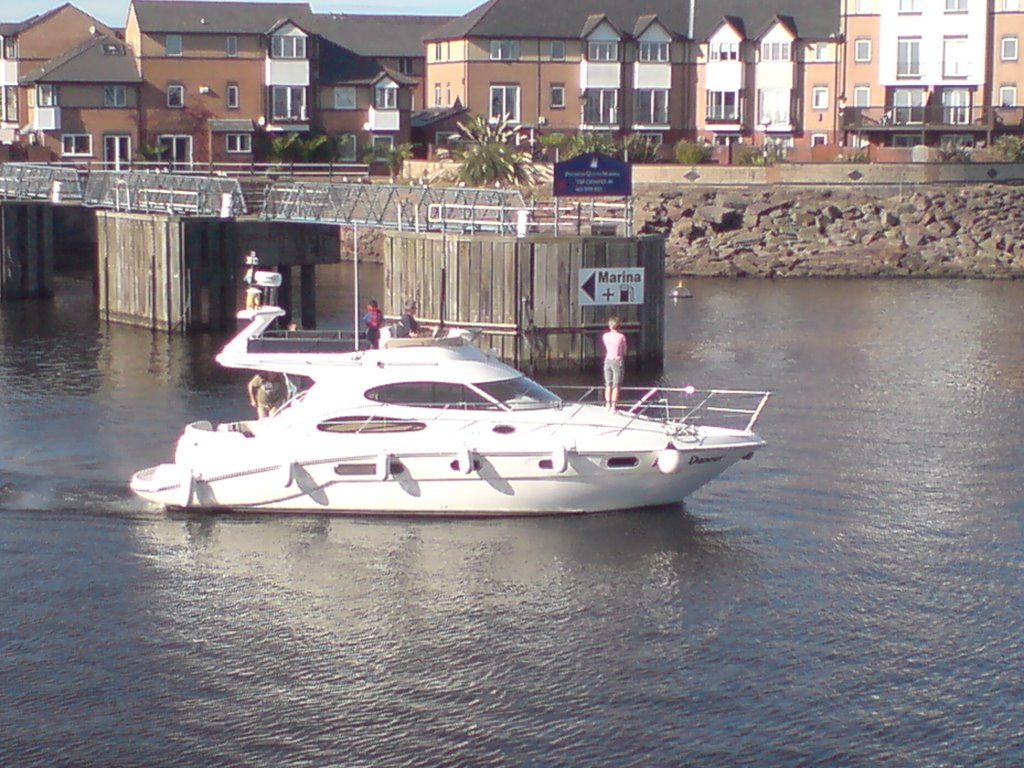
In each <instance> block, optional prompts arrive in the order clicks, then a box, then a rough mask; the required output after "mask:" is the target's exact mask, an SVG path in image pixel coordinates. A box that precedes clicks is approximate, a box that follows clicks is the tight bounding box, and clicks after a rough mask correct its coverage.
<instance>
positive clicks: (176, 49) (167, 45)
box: [164, 35, 182, 56]
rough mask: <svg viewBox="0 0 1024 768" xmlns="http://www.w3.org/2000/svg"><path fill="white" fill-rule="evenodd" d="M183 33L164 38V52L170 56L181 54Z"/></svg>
mask: <svg viewBox="0 0 1024 768" xmlns="http://www.w3.org/2000/svg"><path fill="white" fill-rule="evenodd" d="M181 52H182V45H181V35H168V36H167V37H166V38H164V53H165V54H167V55H168V56H181Z"/></svg>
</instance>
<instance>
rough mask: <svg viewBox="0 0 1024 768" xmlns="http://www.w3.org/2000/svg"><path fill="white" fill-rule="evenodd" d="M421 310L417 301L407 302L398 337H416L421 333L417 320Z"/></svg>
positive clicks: (400, 321) (400, 320)
mask: <svg viewBox="0 0 1024 768" xmlns="http://www.w3.org/2000/svg"><path fill="white" fill-rule="evenodd" d="M418 310H419V306H418V305H417V304H416V302H415V301H407V302H405V310H404V311H403V312H402V317H401V318H400V319H399V321H398V335H399V336H416V335H417V334H419V332H420V324H419V321H418V320H417V319H416V312H417V311H418Z"/></svg>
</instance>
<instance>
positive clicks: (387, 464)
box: [376, 451, 391, 482]
mask: <svg viewBox="0 0 1024 768" xmlns="http://www.w3.org/2000/svg"><path fill="white" fill-rule="evenodd" d="M390 471H391V454H390V453H388V452H387V451H381V452H380V453H378V454H377V471H376V477H377V480H379V481H380V482H384V481H385V480H387V479H388V475H389V474H390Z"/></svg>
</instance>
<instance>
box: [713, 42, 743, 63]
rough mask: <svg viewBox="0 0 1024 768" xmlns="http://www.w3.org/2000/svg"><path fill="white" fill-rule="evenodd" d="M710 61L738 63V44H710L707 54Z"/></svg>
mask: <svg viewBox="0 0 1024 768" xmlns="http://www.w3.org/2000/svg"><path fill="white" fill-rule="evenodd" d="M709 58H710V59H711V61H738V60H739V58H740V44H739V43H738V42H735V41H733V42H728V43H712V44H711V52H710V54H709Z"/></svg>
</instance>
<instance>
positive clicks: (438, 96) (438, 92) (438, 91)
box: [434, 83, 441, 107]
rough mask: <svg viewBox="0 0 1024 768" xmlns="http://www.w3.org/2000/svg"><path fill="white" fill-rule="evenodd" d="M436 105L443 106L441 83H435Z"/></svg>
mask: <svg viewBox="0 0 1024 768" xmlns="http://www.w3.org/2000/svg"><path fill="white" fill-rule="evenodd" d="M434 106H435V107H440V106H441V84H440V83H434Z"/></svg>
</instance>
